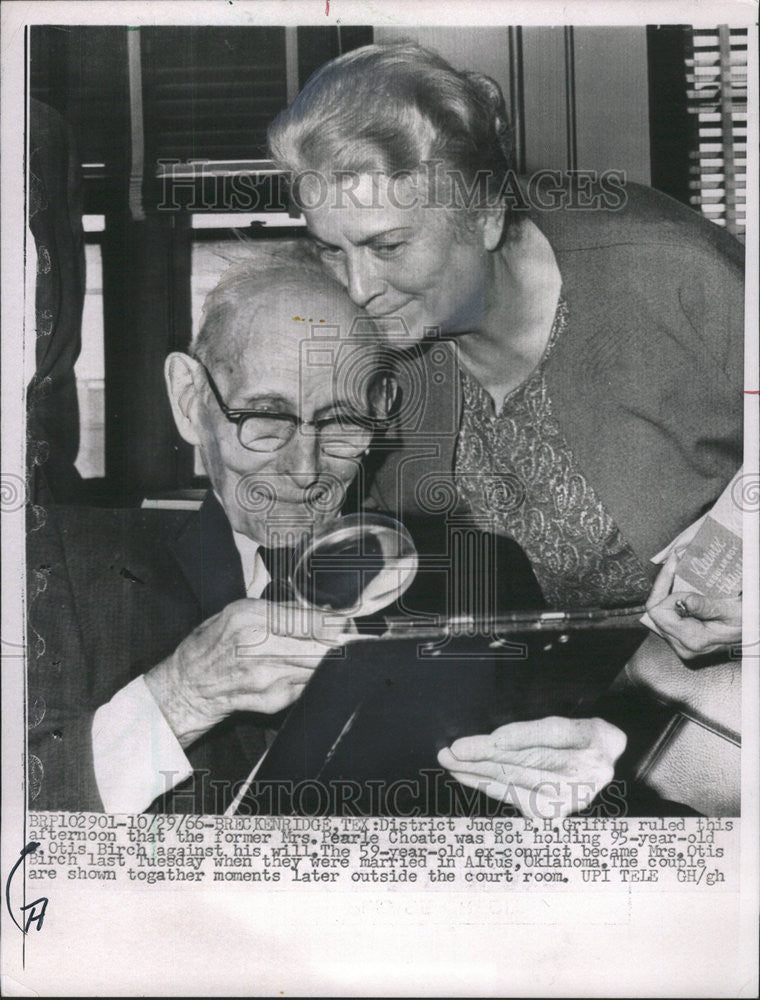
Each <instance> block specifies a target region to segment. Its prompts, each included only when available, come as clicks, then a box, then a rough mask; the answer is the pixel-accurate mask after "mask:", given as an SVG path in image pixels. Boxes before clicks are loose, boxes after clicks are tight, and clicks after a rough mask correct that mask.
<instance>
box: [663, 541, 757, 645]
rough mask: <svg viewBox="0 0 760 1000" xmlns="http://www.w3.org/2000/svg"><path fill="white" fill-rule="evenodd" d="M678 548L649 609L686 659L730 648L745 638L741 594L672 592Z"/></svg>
mask: <svg viewBox="0 0 760 1000" xmlns="http://www.w3.org/2000/svg"><path fill="white" fill-rule="evenodd" d="M677 565H678V553H677V552H676V551H673V552H671V554H670V555H669V556H668V558H667V559H666V561H665V563H664V565H663V567H662V569H661V570H660V572H659V574H658V576H657V579H656V580H655V582H654V586H653V587H652V593H651V594H650V595H649V600H648V601H647V612H648V614H649V617H650V618H651V619H652V621H653V622H654V624H655V625H656V626H657V628H658V629H659V630H660V633H661V634H662V636H663V637H664V638H665V639H666V640H667V642H668V643H669V644H670V645H671V646H672V648H673V649H674V650H675V652H676V653H678V655H679V656H680V657H681V658H682V659H685V660H689V659H692V658H693V657H695V656H705V655H706V654H708V653H716V652H721V651H725V650H727V649H728V648H729V647H730V646H732V645H734V644H735V643H740V642H741V638H742V602H741V598H740V597H729V598H717V597H705V596H704V595H703V594H696V593H691V592H688V591H682V592H679V591H674V592H671V588H672V586H673V579H674V577H675V573H676V567H677Z"/></svg>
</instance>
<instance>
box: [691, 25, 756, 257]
mask: <svg viewBox="0 0 760 1000" xmlns="http://www.w3.org/2000/svg"><path fill="white" fill-rule="evenodd" d="M686 85H687V109H688V112H689V114H691V115H693V116H694V117H695V119H696V122H697V128H696V148H695V149H693V150H691V152H690V158H689V191H690V194H689V201H690V203H691V204H692V206H694V207H695V208H698V209H700V210H701V211H702V212H703V213H704V214H705V215H706V216H707V217H708V218H709V219H711V220H712V221H713V222H715V223H717V224H718V225H719V226H724V227H725V228H726V229H727V230H728V231H729V232H731V233H733V234H734V235H736V236H737V237H738V238H739V239H741V240H743V239H744V233H745V225H746V217H745V212H746V183H747V29H746V28H730V27H729V26H728V25H721V26H720V27H718V28H715V29H705V30H702V29H695V30H694V31H693V34H692V49H691V55H690V57H689V58H687V59H686Z"/></svg>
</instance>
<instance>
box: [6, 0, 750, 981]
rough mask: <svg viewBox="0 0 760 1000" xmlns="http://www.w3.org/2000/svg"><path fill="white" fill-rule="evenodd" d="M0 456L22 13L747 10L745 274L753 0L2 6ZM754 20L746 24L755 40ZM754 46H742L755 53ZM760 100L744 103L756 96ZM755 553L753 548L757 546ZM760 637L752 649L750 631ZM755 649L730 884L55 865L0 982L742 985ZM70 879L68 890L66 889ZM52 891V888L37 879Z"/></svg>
mask: <svg viewBox="0 0 760 1000" xmlns="http://www.w3.org/2000/svg"><path fill="white" fill-rule="evenodd" d="M1 13H2V35H1V36H0V43H1V45H2V91H1V96H2V108H1V112H0V115H1V117H0V125H1V128H2V181H1V185H2V186H1V187H0V211H1V215H0V227H1V231H2V258H1V260H0V264H1V271H0V273H1V274H2V286H3V287H2V291H3V295H2V330H3V337H2V362H3V365H2V411H1V416H2V474H3V482H4V487H3V489H4V495H5V484H6V482H13V481H14V480H12V478H11V479H9V480H6V477H14V476H15V477H20V480H21V481H22V482H23V478H24V454H23V452H24V433H23V427H24V403H23V384H22V383H23V379H22V378H21V371H22V370H23V368H22V366H21V365H20V364H19V346H20V345H19V342H18V339H17V336H16V335H15V331H18V330H20V329H21V328H22V326H21V325H22V323H23V313H24V309H23V303H22V302H20V301H19V298H20V297H19V295H18V290H19V289H21V288H23V286H24V274H23V254H22V253H21V252H20V248H22V247H23V245H24V239H25V225H24V199H23V197H22V193H23V152H24V150H23V137H24V127H23V102H22V95H23V92H24V80H25V76H24V27H25V26H26V25H31V24H52V23H70V24H83V23H88V24H107V23H115V24H132V25H155V24H179V23H181V24H196V25H204V24H213V23H216V24H229V25H233V24H253V23H256V24H290V25H295V24H332V23H335V22H336V21H337V20H338V19H339V20H340V22H341V23H343V24H368V23H369V24H375V25H379V24H386V25H387V24H396V25H409V26H421V25H442V24H455V23H461V24H466V25H468V26H471V25H474V24H475V23H478V24H483V25H500V24H520V25H549V24H557V25H562V24H565V23H572V24H573V25H590V24H599V25H610V26H613V25H631V24H635V23H691V24H695V25H696V26H703V27H705V26H715V25H716V24H718V23H724V22H725V23H730V24H732V25H735V24H736V25H738V24H740V23H743V24H746V25H747V26H748V27H749V29H750V43H751V44H750V51H751V53H752V55H751V65H750V67H749V72H748V80H749V87H750V108H751V109H753V111H751V112H750V115H749V122H748V124H749V128H748V160H749V161H750V162H749V166H748V176H747V192H748V214H747V242H746V245H747V267H746V273H747V275H748V276H751V275H756V274H757V273H758V260H757V246H758V211H757V191H758V160H757V153H756V151H757V145H758V123H757V108H758V93H757V42H756V39H757V35H756V23H757V14H758V8H757V4H756V3H750V2H747V3H735V2H725V0H721V2H709V3H705V2H698V0H694V2H670V3H664V2H659V0H648V2H640V3H637V4H632V3H628V2H626V0H615V2H607V3H586V2H574V3H573V4H572V5H568V4H567V3H558V2H545V0H529V2H523V3H509V2H479V3H478V4H477V5H475V4H472V3H470V4H467V3H465V2H456V3H452V2H449V3H443V2H414V0H412V2H409V0H406V2H379V0H374V2H372V0H366V2H365V0H362V2H343V0H331V2H330V4H329V15H326V14H325V2H324V0H305V2H295V0H281V2H277V0H275V2H268V0H250V2H242V0H215V2H206V0H195V2H189V3H184V2H170V0H158V2H156V0H152V2H139V3H135V2H132V0H124V2H120V3H118V4H115V3H112V2H103V0H98V2H68V3H66V2H60V3H59V2H53V0H51V2H47V0H38V2H35V3H22V2H13V3H4V4H3V6H2V12H1ZM753 30H754V32H755V33H754V39H755V44H754V45H752V35H753ZM752 63H753V64H754V65H752ZM753 112H754V113H753ZM757 317H758V306H757V282H756V281H755V282H754V283H753V287H751V288H749V287H748V293H747V327H746V328H747V330H748V331H753V333H754V336H753V335H750V336H748V337H747V347H746V375H745V386H746V388H747V389H748V390H757V389H758V388H759V387H760V373H759V372H758V360H757V330H758V318H757ZM745 398H746V423H745V426H746V431H747V434H746V441H747V443H746V468H745V472H747V473H753V474H757V459H758V452H757V442H758V433H759V431H760V427H759V424H758V398H759V397H758V396H757V395H750V394H748V395H747V396H746V397H745ZM2 543H3V568H2V574H3V576H2V583H3V626H2V638H3V647H2V680H3V733H2V739H3V744H2V749H3V779H4V780H3V803H2V804H3V820H4V823H3V837H2V877H3V885H4V884H5V878H6V877H7V874H8V872H9V870H10V868H11V867H12V865H13V863H14V861H15V859H16V858H17V857H18V851H19V849H20V847H21V846H22V845H23V843H24V842H25V839H24V830H23V791H22V790H23V763H22V762H23V754H22V748H23V745H24V739H25V737H24V731H25V725H24V721H25V706H24V682H23V671H22V670H20V669H19V668H20V665H21V663H22V661H21V660H20V659H19V658H18V656H17V655H16V650H17V647H18V644H21V643H23V634H24V629H23V626H22V623H23V618H24V606H23V587H22V585H21V584H22V581H23V570H24V554H23V543H24V533H23V511H16V512H12V513H10V514H4V516H3V524H2ZM745 553H746V555H745V590H744V593H745V608H744V611H745V616H746V618H745V632H746V635H747V636H748V639H749V640H750V641H751V639H752V637H754V639H755V641H757V636H758V606H759V604H760V601H758V591H757V579H758V566H757V554H758V519H757V517H756V516H753V515H751V514H748V515H747V517H746V523H745ZM753 556H754V559H753V558H752V557H753ZM757 648H758V653H760V647H757ZM758 665H760V658H757V657H756V658H754V659H750V661H749V664H748V665H747V666H745V670H744V682H743V685H744V686H743V762H744V766H743V775H742V780H743V818H742V862H741V864H742V879H741V890H740V894H739V897H738V899H737V898H734V896H733V895H732V894H728V893H720V892H707V893H700V892H699V891H686V890H684V891H679V892H656V893H653V892H648V893H643V892H636V891H631V890H630V889H629V890H628V891H624V890H623V889H621V891H620V892H614V893H613V892H597V893H595V892H593V890H591V891H586V892H583V893H580V892H572V893H567V892H565V893H563V894H561V895H558V894H556V893H548V892H547V893H537V892H534V893H518V892H512V893H508V892H505V891H504V890H502V891H500V892H484V891H482V890H478V891H477V892H462V891H456V892H451V893H442V892H437V893H435V894H431V893H412V892H405V893H403V894H395V893H388V892H362V893H357V892H344V891H336V890H334V889H333V890H331V891H329V892H321V891H314V890H312V891H310V892H309V893H302V892H298V891H297V890H295V889H291V890H290V891H288V892H278V893H270V894H267V893H265V892H258V891H256V892H254V891H248V892H246V893H245V894H243V893H240V892H234V893H231V892H229V891H227V889H226V887H217V890H219V889H220V888H223V889H224V891H215V890H214V889H212V888H208V887H204V888H196V889H194V890H193V891H192V893H191V895H188V894H187V890H185V891H184V892H183V893H182V895H177V892H176V891H163V890H161V891H158V890H156V891H152V892H151V893H150V895H148V894H146V893H145V892H142V891H141V892H134V893H132V892H128V891H122V890H118V891H113V890H108V889H106V888H105V887H103V886H101V887H99V888H93V887H92V886H91V885H85V886H84V887H81V885H80V883H72V884H70V885H68V886H66V884H65V883H61V882H59V883H58V884H57V885H56V887H55V897H54V898H53V899H51V904H50V907H51V909H50V914H49V917H48V922H47V924H46V926H45V928H44V930H43V931H42V932H41V933H40V934H39V935H36V934H35V935H33V936H30V939H29V940H27V942H26V970H23V969H22V966H21V957H22V956H21V950H22V949H21V940H20V935H19V934H18V932H17V931H16V929H15V928H14V927H13V926H12V924H10V921H9V920H8V914H7V911H6V910H5V907H4V906H3V916H2V921H3V925H2V926H3V930H4V932H5V933H4V935H3V992H4V993H6V994H7V995H9V996H12V995H16V996H23V995H34V994H37V995H59V996H68V995H74V994H76V993H80V992H84V993H85V994H88V995H123V996H129V995H139V994H153V995H167V996H170V995H180V994H184V995H191V996H195V995H203V994H210V995H216V996H224V995H232V994H242V995H251V996H257V995H274V996H278V995H285V996H288V995H297V994H301V995H312V996H319V995H335V996H350V995H378V994H379V995H391V996H407V995H415V994H417V995H423V996H427V995H429V996H432V995H444V996H447V995H448V996H520V995H522V996H574V995H575V996H589V997H591V996H626V995H628V996H688V995H697V996H716V997H717V996H754V995H755V989H756V982H757V913H758V840H759V839H760V838H759V837H758V832H759V831H760V824H759V815H758V807H759V796H758V768H757V761H758V718H759V717H760V712H759V711H758V707H759V706H760V685H759V683H758V669H757V668H758ZM64 887H65V891H64ZM51 895H52V894H51Z"/></svg>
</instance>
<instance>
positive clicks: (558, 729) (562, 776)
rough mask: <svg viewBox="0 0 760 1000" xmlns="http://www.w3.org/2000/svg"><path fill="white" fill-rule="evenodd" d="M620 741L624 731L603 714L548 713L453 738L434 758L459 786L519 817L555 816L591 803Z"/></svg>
mask: <svg viewBox="0 0 760 1000" xmlns="http://www.w3.org/2000/svg"><path fill="white" fill-rule="evenodd" d="M625 744H626V738H625V734H624V733H622V732H621V731H620V730H619V729H617V728H616V727H615V726H612V725H610V723H608V722H604V720H602V719H562V718H558V717H555V716H552V717H550V718H546V719H536V720H534V721H531V722H512V723H510V724H509V725H506V726H500V727H499V728H498V729H495V730H494V731H493V732H492V733H491V734H490V736H466V737H464V738H462V739H459V740H455V741H454V742H453V743H452V744H451V746H450V747H445V748H444V749H443V750H441V751H440V752H439V754H438V762H439V763H440V764H441V765H442V766H443V767H445V768H447V769H448V770H449V771H451V773H452V775H453V776H454V777H455V778H456V779H457V780H458V781H461V782H462V784H463V785H468V786H469V787H471V788H478V789H479V790H480V791H483V792H485V793H486V795H490V796H491V797H492V798H495V799H499V800H500V801H502V802H508V803H510V804H511V805H514V806H516V807H517V808H518V809H519V810H520V812H521V813H522V814H523V815H524V816H531V817H536V818H539V819H559V818H562V817H564V816H567V815H568V814H569V813H573V812H577V811H578V810H580V809H584V808H585V807H586V806H588V805H590V804H591V801H592V800H593V799H594V798H595V797H596V795H597V794H598V793H599V792H600V791H601V790H602V788H603V787H604V786H605V785H607V784H609V782H610V781H611V780H612V777H613V774H614V768H615V762H616V761H617V759H618V757H619V756H620V755H621V753H622V752H623V750H624V749H625Z"/></svg>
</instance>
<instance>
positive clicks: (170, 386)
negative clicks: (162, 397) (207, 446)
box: [164, 351, 200, 445]
mask: <svg viewBox="0 0 760 1000" xmlns="http://www.w3.org/2000/svg"><path fill="white" fill-rule="evenodd" d="M199 372H200V365H199V364H198V362H197V361H196V360H195V358H191V357H190V356H189V355H187V354H181V353H179V351H175V352H174V353H173V354H170V355H169V357H168V358H167V359H166V362H165V364H164V378H165V379H166V391H167V392H168V394H169V402H170V403H171V407H172V415H173V416H174V423H175V424H176V425H177V430H178V431H179V433H180V435H181V436H182V437H183V438H184V440H185V441H187V443H188V444H193V445H197V444H200V440H199V437H198V430H197V428H198V405H199V402H200V400H199V397H198V389H197V388H196V381H195V380H196V379H197V377H198V374H199Z"/></svg>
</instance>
